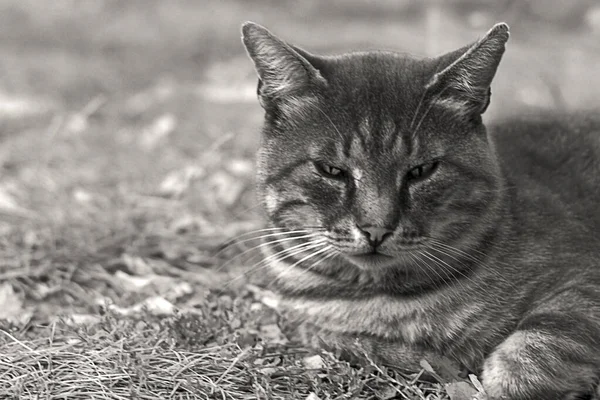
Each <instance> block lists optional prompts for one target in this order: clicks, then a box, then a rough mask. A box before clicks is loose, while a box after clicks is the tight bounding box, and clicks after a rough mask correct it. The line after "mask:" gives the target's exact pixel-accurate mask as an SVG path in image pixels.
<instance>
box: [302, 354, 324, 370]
mask: <svg viewBox="0 0 600 400" xmlns="http://www.w3.org/2000/svg"><path fill="white" fill-rule="evenodd" d="M302 364H303V365H304V368H307V369H322V368H325V363H324V362H323V359H322V358H321V356H320V355H318V354H317V355H314V356H309V357H304V358H303V359H302Z"/></svg>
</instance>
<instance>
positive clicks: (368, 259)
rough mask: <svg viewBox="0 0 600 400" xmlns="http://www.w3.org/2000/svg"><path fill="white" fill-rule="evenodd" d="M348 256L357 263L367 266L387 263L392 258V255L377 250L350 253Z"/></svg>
mask: <svg viewBox="0 0 600 400" xmlns="http://www.w3.org/2000/svg"><path fill="white" fill-rule="evenodd" d="M349 258H350V259H351V260H352V261H354V262H355V263H357V264H361V265H368V266H375V265H384V264H389V263H390V262H391V261H392V260H394V257H392V256H388V255H387V254H383V253H381V252H378V251H372V252H368V253H359V254H352V255H350V256H349Z"/></svg>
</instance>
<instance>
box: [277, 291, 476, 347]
mask: <svg viewBox="0 0 600 400" xmlns="http://www.w3.org/2000/svg"><path fill="white" fill-rule="evenodd" d="M283 305H284V307H286V308H287V309H290V310H293V312H295V313H297V314H299V316H300V317H301V318H303V319H305V320H307V321H309V322H310V323H312V324H315V325H317V326H319V327H321V328H324V329H327V330H329V331H332V332H338V333H344V334H351V335H369V336H375V337H380V338H382V339H385V340H390V341H398V342H402V343H405V344H409V345H410V344H415V343H419V342H424V341H425V342H432V341H434V342H439V345H442V343H441V342H445V341H451V340H453V339H455V338H456V337H458V336H460V335H461V334H462V333H463V331H464V328H465V326H466V324H467V323H468V320H469V319H470V318H472V317H474V316H475V315H477V314H478V313H480V312H481V311H482V306H481V305H478V304H469V305H467V304H464V305H462V306H457V305H456V304H455V302H454V301H453V300H452V299H450V298H446V297H443V296H432V297H431V298H425V299H419V300H406V299H398V298H393V297H390V296H374V297H370V298H368V299H323V300H321V299H319V300H314V299H294V300H289V299H288V300H285V299H284V301H283Z"/></svg>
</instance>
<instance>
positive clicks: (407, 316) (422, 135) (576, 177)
mask: <svg viewBox="0 0 600 400" xmlns="http://www.w3.org/2000/svg"><path fill="white" fill-rule="evenodd" d="M243 35H244V44H245V45H246V47H247V49H248V53H249V55H250V56H251V58H252V59H253V60H254V64H255V66H256V69H257V73H258V75H259V78H260V82H261V85H262V88H263V90H259V96H260V99H261V104H262V105H263V107H264V108H265V111H266V113H265V125H264V131H263V140H262V145H261V148H260V151H259V154H258V191H259V193H260V195H261V197H262V200H263V202H264V206H265V207H264V208H265V212H266V215H267V218H268V221H269V223H270V225H271V227H273V229H275V231H274V232H277V233H274V234H272V235H270V236H268V237H267V239H266V241H265V244H264V246H263V248H264V251H265V257H266V259H265V260H266V262H267V264H268V266H269V272H268V273H269V274H270V275H271V280H272V282H273V286H274V287H275V288H276V289H277V290H278V291H279V292H280V293H281V294H282V296H283V298H284V302H283V303H284V305H285V306H286V309H288V310H289V312H290V313H291V315H295V316H296V317H299V318H301V319H303V320H305V321H306V322H307V324H308V325H310V326H313V329H314V330H315V331H318V338H319V339H318V341H319V342H320V343H323V344H325V345H328V346H334V347H342V348H343V349H345V350H347V351H349V352H351V353H352V352H353V353H356V352H357V349H358V348H363V349H365V350H366V351H367V352H368V353H369V354H370V356H371V357H373V358H374V359H376V360H378V361H379V362H382V363H388V364H393V365H398V366H408V367H411V366H412V367H414V366H417V365H418V361H419V360H420V359H421V358H423V357H425V358H427V359H429V360H430V359H431V358H435V357H444V358H447V359H449V360H451V361H453V362H455V363H457V364H460V365H462V366H464V367H465V368H467V369H468V370H470V371H472V372H474V373H478V374H480V376H481V379H482V382H483V385H484V387H485V388H486V390H487V392H488V394H489V395H490V398H491V399H501V398H505V399H513V400H526V399H575V398H585V397H578V396H585V395H588V394H591V393H593V392H594V391H595V390H597V386H598V381H599V380H600V265H599V264H600V235H598V233H600V205H599V203H598V198H600V118H598V117H595V116H593V115H591V114H579V115H563V116H560V115H538V116H531V117H525V118H520V119H513V120H507V121H504V122H501V123H497V124H496V125H494V126H490V127H489V129H488V128H486V127H485V126H484V124H483V122H482V118H481V113H482V112H484V111H485V109H486V108H487V106H488V104H489V94H490V85H491V81H492V78H493V77H494V74H495V73H496V69H497V67H498V64H499V62H500V59H501V56H502V54H503V52H504V46H505V43H506V41H507V40H508V28H507V27H506V25H504V24H500V25H497V26H496V27H494V28H492V30H490V31H489V32H488V34H487V35H486V36H484V37H483V38H482V39H480V40H479V41H477V42H476V43H475V44H473V45H470V46H466V47H464V48H462V49H459V50H457V51H455V52H452V53H449V54H446V55H443V56H441V57H438V58H435V59H425V60H419V59H414V58H411V57H408V56H405V55H400V54H396V53H391V52H368V53H350V54H344V55H340V56H328V57H323V56H315V55H311V54H309V53H307V52H305V51H304V50H301V49H299V48H296V47H293V46H291V45H288V44H285V43H284V42H282V41H281V40H279V39H277V38H275V37H274V36H273V35H272V34H271V33H269V32H268V31H266V30H265V29H264V28H262V27H260V26H258V25H255V24H251V23H248V24H246V25H244V28H243ZM265 88H266V89H265ZM267 89H268V90H267ZM415 171H417V173H416V174H417V175H415ZM423 171H426V172H423ZM423 174H425V175H423ZM415 176H417V178H415ZM419 177H421V178H419ZM371 228H377V229H379V230H380V231H381V232H386V233H385V235H384V236H381V238H382V241H380V244H378V245H377V247H376V253H377V255H375V256H374V255H373V252H374V251H375V247H374V246H375V244H374V242H373V237H374V236H371V240H370V239H369V237H370V235H371V234H370V233H369V232H368V230H369V229H371ZM373 232H375V231H373ZM378 232H379V231H378ZM373 235H375V233H373ZM378 243H379V242H378Z"/></svg>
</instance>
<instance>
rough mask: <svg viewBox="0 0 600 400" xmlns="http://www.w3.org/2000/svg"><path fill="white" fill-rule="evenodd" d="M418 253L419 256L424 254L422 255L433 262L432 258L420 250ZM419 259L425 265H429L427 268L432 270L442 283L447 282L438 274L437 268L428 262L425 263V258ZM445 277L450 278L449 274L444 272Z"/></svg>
mask: <svg viewBox="0 0 600 400" xmlns="http://www.w3.org/2000/svg"><path fill="white" fill-rule="evenodd" d="M419 254H420V255H421V256H424V257H426V258H427V259H428V260H430V261H433V262H434V263H435V260H433V259H432V258H430V257H428V256H427V255H426V254H423V252H421V251H420V252H419ZM421 260H422V261H423V262H424V263H425V265H427V266H428V267H429V269H430V270H431V271H432V272H433V273H434V274H436V275H437V276H438V278H440V279H441V280H442V282H443V283H445V284H447V283H448V281H447V280H446V279H444V277H443V276H442V275H440V273H439V272H438V271H437V269H436V268H435V267H434V266H432V265H430V264H429V263H427V261H426V260H424V259H421ZM435 264H437V263H435ZM446 278H447V279H449V278H450V276H449V275H447V274H446Z"/></svg>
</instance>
